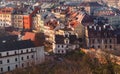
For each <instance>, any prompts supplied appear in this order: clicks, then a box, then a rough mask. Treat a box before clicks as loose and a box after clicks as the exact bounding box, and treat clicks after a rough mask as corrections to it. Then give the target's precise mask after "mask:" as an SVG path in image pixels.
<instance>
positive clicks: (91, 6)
mask: <svg viewBox="0 0 120 74" xmlns="http://www.w3.org/2000/svg"><path fill="white" fill-rule="evenodd" d="M79 7H81V8H84V9H85V10H86V12H87V13H88V14H90V15H93V12H94V10H95V9H98V8H102V7H103V5H101V4H99V3H98V2H82V3H80V5H79Z"/></svg>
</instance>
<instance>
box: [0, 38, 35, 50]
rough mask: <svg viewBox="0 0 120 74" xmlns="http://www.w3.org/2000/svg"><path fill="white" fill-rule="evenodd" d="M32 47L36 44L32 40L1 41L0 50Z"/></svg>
mask: <svg viewBox="0 0 120 74" xmlns="http://www.w3.org/2000/svg"><path fill="white" fill-rule="evenodd" d="M31 47H34V44H33V42H32V41H30V40H24V41H13V42H6V43H0V52H5V51H13V50H19V49H25V48H31Z"/></svg>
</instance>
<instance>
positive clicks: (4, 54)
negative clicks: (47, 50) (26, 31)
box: [0, 42, 45, 73]
mask: <svg viewBox="0 0 120 74" xmlns="http://www.w3.org/2000/svg"><path fill="white" fill-rule="evenodd" d="M23 44H24V42H23ZM28 44H29V43H28ZM24 45H25V47H24ZM24 45H22V47H20V46H21V45H20V46H18V47H17V46H16V45H15V46H16V48H12V50H11V49H10V50H7V49H9V48H7V49H2V50H1V51H0V73H4V72H7V71H12V70H15V69H17V68H25V67H28V66H31V65H33V63H34V64H40V63H42V62H44V59H45V56H44V46H41V47H32V46H31V47H30V46H29V45H27V44H24ZM7 47H9V46H7ZM10 47H11V46H10ZM18 48H20V49H18Z"/></svg>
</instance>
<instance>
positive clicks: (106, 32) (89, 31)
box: [85, 25, 117, 50]
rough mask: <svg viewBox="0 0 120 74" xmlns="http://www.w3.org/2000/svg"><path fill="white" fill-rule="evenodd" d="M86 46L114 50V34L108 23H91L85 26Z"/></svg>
mask: <svg viewBox="0 0 120 74" xmlns="http://www.w3.org/2000/svg"><path fill="white" fill-rule="evenodd" d="M85 37H86V46H87V47H88V48H95V49H103V50H114V49H116V45H115V44H117V43H116V41H117V39H116V35H115V34H114V30H113V28H112V27H111V26H110V25H93V26H87V27H86V36H85Z"/></svg>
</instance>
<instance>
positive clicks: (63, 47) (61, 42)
mask: <svg viewBox="0 0 120 74" xmlns="http://www.w3.org/2000/svg"><path fill="white" fill-rule="evenodd" d="M54 38H55V39H54V41H55V42H54V43H53V53H55V54H66V53H67V52H69V51H72V50H75V49H77V48H79V41H78V36H77V35H76V34H75V33H74V32H71V31H63V34H55V37H54Z"/></svg>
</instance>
